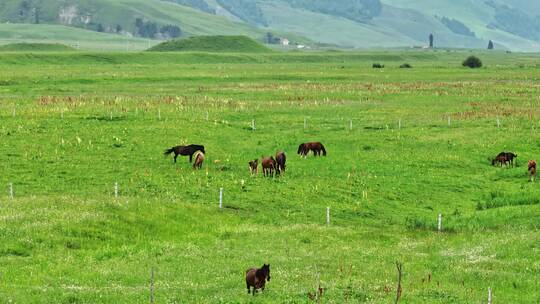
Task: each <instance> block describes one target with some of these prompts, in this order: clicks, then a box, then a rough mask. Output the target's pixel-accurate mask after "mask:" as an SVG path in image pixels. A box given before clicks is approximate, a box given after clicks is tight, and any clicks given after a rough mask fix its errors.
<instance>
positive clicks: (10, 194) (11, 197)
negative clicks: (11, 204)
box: [9, 183, 13, 199]
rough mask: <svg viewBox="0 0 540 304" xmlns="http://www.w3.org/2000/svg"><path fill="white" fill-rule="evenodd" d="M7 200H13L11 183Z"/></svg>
mask: <svg viewBox="0 0 540 304" xmlns="http://www.w3.org/2000/svg"><path fill="white" fill-rule="evenodd" d="M9 198H10V199H13V183H9Z"/></svg>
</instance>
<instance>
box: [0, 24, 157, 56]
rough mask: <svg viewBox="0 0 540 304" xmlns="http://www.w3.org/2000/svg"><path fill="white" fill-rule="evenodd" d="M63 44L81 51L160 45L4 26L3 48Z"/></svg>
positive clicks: (59, 28) (63, 29)
mask: <svg viewBox="0 0 540 304" xmlns="http://www.w3.org/2000/svg"><path fill="white" fill-rule="evenodd" d="M20 42H25V43H60V44H64V45H67V46H71V47H73V48H75V49H80V50H93V51H94V50H95V51H99V50H109V51H126V50H144V49H147V48H149V47H150V46H152V45H154V44H155V43H156V42H155V41H152V40H148V39H143V38H136V37H123V36H119V35H115V34H108V33H98V32H94V31H89V30H84V29H79V28H74V27H70V26H63V25H51V24H0V45H3V44H10V43H20Z"/></svg>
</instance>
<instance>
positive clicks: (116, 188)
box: [114, 182, 118, 198]
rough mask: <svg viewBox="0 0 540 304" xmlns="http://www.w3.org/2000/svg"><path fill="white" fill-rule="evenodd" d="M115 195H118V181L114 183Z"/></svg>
mask: <svg viewBox="0 0 540 304" xmlns="http://www.w3.org/2000/svg"><path fill="white" fill-rule="evenodd" d="M114 197H116V198H117V197H118V183H117V182H116V183H114Z"/></svg>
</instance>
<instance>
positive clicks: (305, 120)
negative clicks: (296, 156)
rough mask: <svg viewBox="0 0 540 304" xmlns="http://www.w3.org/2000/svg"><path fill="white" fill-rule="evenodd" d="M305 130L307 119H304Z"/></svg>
mask: <svg viewBox="0 0 540 304" xmlns="http://www.w3.org/2000/svg"><path fill="white" fill-rule="evenodd" d="M305 129H307V119H306V118H305V117H304V130H305Z"/></svg>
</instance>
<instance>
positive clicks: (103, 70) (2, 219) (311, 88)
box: [0, 50, 540, 303]
mask: <svg viewBox="0 0 540 304" xmlns="http://www.w3.org/2000/svg"><path fill="white" fill-rule="evenodd" d="M469 54H470V52H469V51H452V52H446V51H438V52H423V51H407V50H402V51H400V50H395V51H370V52H368V51H366V52H358V53H348V52H320V53H295V52H293V53H278V52H274V53H265V54H208V53H183V54H175V53H126V54H121V53H79V52H74V53H41V54H28V53H0V70H1V71H2V72H1V73H0V189H2V191H1V192H0V239H1V242H0V303H147V302H150V285H151V284H150V281H151V278H150V277H151V271H152V270H153V272H154V296H155V303H311V302H313V300H311V299H310V297H309V294H310V293H311V294H313V293H314V292H315V290H316V289H317V287H318V285H319V284H320V286H321V287H322V288H323V289H324V293H323V295H322V297H321V298H320V302H321V303H393V301H394V299H395V295H396V284H397V271H396V267H395V262H396V261H398V262H401V263H403V280H402V285H403V293H402V298H401V301H400V303H486V302H487V294H488V287H491V288H492V290H493V301H494V303H539V302H540V291H539V289H538V281H539V279H540V262H539V261H540V233H539V228H540V224H539V222H538V218H539V217H540V183H539V182H535V183H532V182H529V179H528V176H527V172H526V162H527V160H528V159H537V160H540V133H539V131H538V130H539V129H540V122H539V120H538V118H539V115H540V97H539V96H540V86H539V85H538V84H539V81H540V74H539V72H538V68H539V66H538V60H539V59H540V57H539V55H536V54H505V53H483V52H480V53H477V54H476V55H478V56H479V57H480V58H481V59H482V60H483V61H484V65H485V67H484V68H481V69H475V70H471V69H466V68H463V67H461V61H462V60H463V59H464V58H465V57H466V56H468V55H469ZM374 62H380V63H383V64H385V66H386V68H384V69H373V68H371V65H372V63H374ZM404 62H408V63H410V64H411V65H412V66H413V68H412V69H400V68H398V66H399V65H400V64H402V63H404ZM449 117H450V119H449ZM497 119H499V122H500V126H499V127H498V125H497ZM252 120H254V121H255V130H253V129H252V125H251V124H252ZM449 121H450V123H449ZM307 141H321V142H323V143H324V144H325V146H326V148H327V150H328V156H327V157H321V158H314V157H308V158H307V159H302V158H300V157H298V155H296V149H297V147H298V144H300V143H302V142H307ZM188 143H197V144H204V145H205V147H206V152H207V155H206V162H205V163H204V166H203V169H202V170H200V171H194V170H193V169H192V168H191V167H190V164H189V163H188V160H187V158H185V157H179V161H178V163H177V164H173V162H172V159H171V158H170V157H169V158H164V157H163V155H162V153H163V150H164V149H166V148H169V147H171V146H174V145H179V144H188ZM279 149H282V150H284V151H285V152H286V153H287V156H288V162H287V172H286V174H285V175H283V176H281V177H279V178H264V177H262V175H258V176H254V177H253V176H250V174H249V171H248V164H247V163H248V161H249V160H251V159H254V158H257V157H259V158H260V157H261V156H262V155H270V154H274V153H275V152H276V151H277V150H279ZM503 150H505V151H506V150H508V151H513V152H515V153H517V154H518V163H517V167H515V168H500V167H493V166H491V162H490V160H488V159H491V158H493V157H494V156H495V155H496V154H497V153H499V152H501V151H503ZM10 183H12V184H13V196H14V197H13V199H11V198H10V195H9V184H10ZM115 183H118V186H119V197H118V198H115V196H114V185H115ZM221 187H223V188H224V196H223V207H224V208H223V209H221V210H220V209H219V207H218V200H219V189H220V188H221ZM327 207H330V213H331V223H330V225H327V224H326V208H327ZM438 214H442V218H443V220H442V228H443V231H442V232H440V233H439V232H437V216H438ZM263 263H270V265H271V276H272V280H271V281H270V282H269V283H267V288H266V290H265V292H264V293H259V294H258V295H257V296H255V297H253V296H251V295H248V294H247V290H246V287H245V283H244V271H245V270H246V269H247V268H248V267H250V266H261V265H262V264H263Z"/></svg>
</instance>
